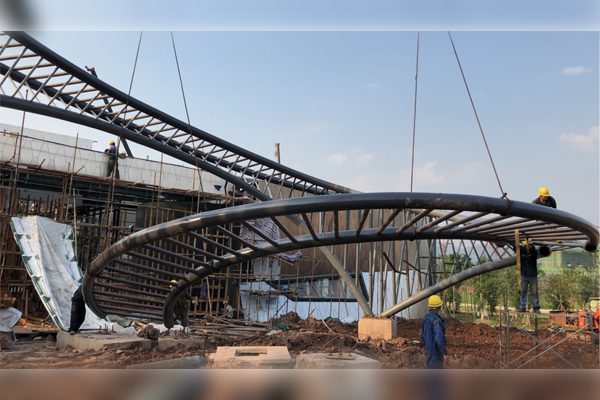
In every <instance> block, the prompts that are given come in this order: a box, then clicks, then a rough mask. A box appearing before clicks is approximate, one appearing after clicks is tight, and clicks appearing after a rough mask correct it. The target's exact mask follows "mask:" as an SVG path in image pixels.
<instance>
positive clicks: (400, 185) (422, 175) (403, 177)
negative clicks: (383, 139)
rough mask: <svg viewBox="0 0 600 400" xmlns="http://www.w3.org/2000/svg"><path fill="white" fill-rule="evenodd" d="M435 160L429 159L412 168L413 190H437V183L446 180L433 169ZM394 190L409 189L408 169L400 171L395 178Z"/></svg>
mask: <svg viewBox="0 0 600 400" xmlns="http://www.w3.org/2000/svg"><path fill="white" fill-rule="evenodd" d="M436 164H437V161H429V162H427V163H425V165H422V166H420V167H415V168H414V173H413V190H415V191H418V192H420V191H428V190H437V187H438V185H441V184H443V183H444V182H445V181H446V177H445V176H444V175H441V174H439V173H437V172H436V171H435V166H436ZM394 190H398V191H408V190H410V169H403V170H402V171H400V175H399V177H397V178H396V179H395V182H394Z"/></svg>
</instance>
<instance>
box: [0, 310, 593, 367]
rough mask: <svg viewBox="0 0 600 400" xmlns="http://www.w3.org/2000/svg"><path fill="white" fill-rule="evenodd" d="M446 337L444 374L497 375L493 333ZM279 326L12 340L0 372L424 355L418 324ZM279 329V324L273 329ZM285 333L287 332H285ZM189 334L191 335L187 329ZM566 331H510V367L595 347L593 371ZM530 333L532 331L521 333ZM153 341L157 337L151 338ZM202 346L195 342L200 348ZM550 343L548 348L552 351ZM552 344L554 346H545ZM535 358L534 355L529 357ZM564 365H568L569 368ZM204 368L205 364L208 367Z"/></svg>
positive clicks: (290, 319) (399, 360)
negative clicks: (384, 335) (255, 352)
mask: <svg viewBox="0 0 600 400" xmlns="http://www.w3.org/2000/svg"><path fill="white" fill-rule="evenodd" d="M445 322H446V338H447V342H448V351H449V353H450V363H449V365H447V366H446V367H447V368H451V369H499V368H502V365H501V363H500V335H499V328H497V327H491V326H489V325H486V324H475V323H461V322H459V321H458V320H456V319H453V318H446V319H445ZM278 324H284V325H283V329H273V330H263V331H260V332H256V333H254V334H251V335H250V336H244V337H242V336H232V335H228V334H227V333H226V332H221V333H219V332H217V333H211V334H209V335H206V334H204V337H205V338H206V340H205V343H204V345H203V346H202V345H201V344H199V345H197V346H195V347H190V348H186V349H168V350H159V349H158V348H157V347H156V346H154V347H153V348H152V350H144V349H142V348H133V349H125V350H114V349H111V350H101V351H83V352H78V351H76V350H73V349H65V350H58V349H57V347H56V346H55V342H53V341H52V339H51V338H47V337H46V335H39V338H38V339H36V340H34V338H32V337H24V336H22V337H20V338H19V340H18V341H17V342H16V343H15V345H16V349H15V350H2V351H0V368H2V369H22V368H28V369H33V368H70V369H82V368H83V369H85V368H125V367H126V366H127V365H132V364H141V363H146V362H152V361H160V360H166V359H175V358H180V357H186V356H191V355H200V356H205V355H206V354H207V353H213V352H215V351H216V349H217V347H218V346H287V348H288V350H289V352H290V355H291V356H292V357H295V356H297V355H298V354H301V353H316V352H326V353H340V352H341V353H355V354H360V355H363V356H366V357H369V358H372V359H376V360H378V361H379V362H380V366H381V368H385V369H421V368H424V367H425V351H424V347H423V344H422V343H421V337H420V329H421V321H420V320H406V319H402V318H400V319H399V320H398V337H397V338H394V339H392V340H388V341H383V340H367V341H359V340H358V323H349V324H345V323H341V322H339V321H337V320H331V319H330V320H326V321H324V320H319V319H315V318H313V317H309V318H308V319H306V320H302V319H300V318H299V317H298V315H297V314H295V313H293V312H292V313H289V314H286V315H284V316H282V317H281V318H278V319H273V320H271V321H270V325H271V326H272V327H277V326H278ZM279 326H280V327H282V326H281V325H279ZM287 327H289V328H287ZM192 331H194V329H193V327H192ZM569 334H570V333H569V332H561V333H555V332H552V331H550V330H548V329H546V327H544V329H540V330H539V331H538V333H537V338H538V340H539V341H542V342H543V343H544V345H545V346H547V347H550V348H551V351H546V352H545V353H543V354H541V353H542V352H543V351H544V349H545V347H544V346H538V348H537V349H534V347H535V346H536V341H535V340H534V339H532V338H531V337H530V336H528V335H527V334H525V333H523V332H521V331H519V330H518V329H516V328H512V329H511V333H510V361H511V365H510V367H511V368H519V367H521V368H526V369H570V368H574V367H575V368H586V369H590V368H598V346H597V345H596V346H595V357H596V362H595V363H594V364H595V365H592V356H591V346H590V345H589V337H588V338H587V343H588V345H587V346H585V344H584V339H583V335H582V336H581V337H578V335H574V336H572V337H571V338H567V336H569ZM529 335H534V332H529ZM159 340H160V339H159ZM201 342H202V341H199V343H201ZM555 345H556V346H555ZM553 346H555V347H553ZM537 354H541V355H539V356H536V355H537ZM569 363H570V364H569ZM208 367H209V368H210V365H208Z"/></svg>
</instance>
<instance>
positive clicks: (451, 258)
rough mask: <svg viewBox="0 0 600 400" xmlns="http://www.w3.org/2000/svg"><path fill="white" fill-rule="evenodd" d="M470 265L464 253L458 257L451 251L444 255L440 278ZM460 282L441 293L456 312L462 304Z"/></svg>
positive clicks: (444, 277)
mask: <svg viewBox="0 0 600 400" xmlns="http://www.w3.org/2000/svg"><path fill="white" fill-rule="evenodd" d="M470 266H471V260H470V259H469V257H467V256H466V255H465V254H459V255H458V257H457V256H456V255H455V254H454V253H453V254H449V255H447V256H446V257H444V262H443V265H442V266H441V268H440V270H441V272H442V274H443V277H442V279H446V278H448V277H449V276H451V275H454V274H457V273H459V272H461V271H463V270H465V269H466V268H469V267H470ZM461 286H462V283H458V284H456V285H454V286H452V287H450V288H448V289H446V290H444V292H443V293H442V296H443V298H444V301H445V303H446V304H447V305H448V306H449V307H450V309H451V311H452V312H453V313H457V312H458V311H459V309H460V305H461V304H462V296H461V294H460V290H459V289H460V287H461Z"/></svg>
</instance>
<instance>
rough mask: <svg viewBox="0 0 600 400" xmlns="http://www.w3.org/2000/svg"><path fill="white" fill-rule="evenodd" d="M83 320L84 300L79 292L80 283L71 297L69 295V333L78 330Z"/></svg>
mask: <svg viewBox="0 0 600 400" xmlns="http://www.w3.org/2000/svg"><path fill="white" fill-rule="evenodd" d="M83 321H85V301H84V300H83V293H81V285H79V287H78V288H77V290H76V291H75V293H73V297H71V322H70V323H69V334H70V335H73V334H75V333H77V332H79V328H80V327H81V325H82V324H83Z"/></svg>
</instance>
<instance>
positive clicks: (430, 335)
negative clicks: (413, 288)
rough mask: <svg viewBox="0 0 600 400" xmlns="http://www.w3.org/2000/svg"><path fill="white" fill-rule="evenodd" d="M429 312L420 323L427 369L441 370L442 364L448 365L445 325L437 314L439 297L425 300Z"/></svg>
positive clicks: (440, 302)
mask: <svg viewBox="0 0 600 400" xmlns="http://www.w3.org/2000/svg"><path fill="white" fill-rule="evenodd" d="M427 306H428V307H429V312H428V313H427V314H425V315H424V316H423V320H422V323H421V338H422V339H423V343H425V354H426V356H427V368H428V369H442V368H444V362H445V363H448V350H446V325H445V324H444V320H443V319H442V317H440V315H439V314H438V313H439V311H440V308H441V307H442V299H441V298H440V297H439V296H436V295H433V296H430V297H429V299H428V300H427Z"/></svg>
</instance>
